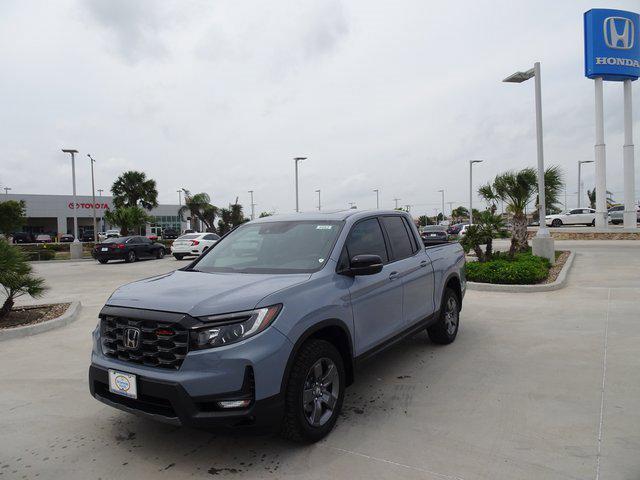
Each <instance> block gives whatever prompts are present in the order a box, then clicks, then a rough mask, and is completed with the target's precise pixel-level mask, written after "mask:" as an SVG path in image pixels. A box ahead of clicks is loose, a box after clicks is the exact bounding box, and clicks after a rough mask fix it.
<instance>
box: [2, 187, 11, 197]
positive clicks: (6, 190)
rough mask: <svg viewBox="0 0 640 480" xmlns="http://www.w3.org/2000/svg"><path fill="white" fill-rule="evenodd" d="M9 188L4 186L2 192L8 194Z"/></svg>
mask: <svg viewBox="0 0 640 480" xmlns="http://www.w3.org/2000/svg"><path fill="white" fill-rule="evenodd" d="M9 190H11V187H4V194H5V195H9Z"/></svg>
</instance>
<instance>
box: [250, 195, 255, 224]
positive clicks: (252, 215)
mask: <svg viewBox="0 0 640 480" xmlns="http://www.w3.org/2000/svg"><path fill="white" fill-rule="evenodd" d="M249 195H251V220H254V219H255V218H256V211H255V207H256V204H255V203H253V190H249Z"/></svg>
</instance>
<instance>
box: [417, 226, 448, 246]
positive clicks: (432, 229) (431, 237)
mask: <svg viewBox="0 0 640 480" xmlns="http://www.w3.org/2000/svg"><path fill="white" fill-rule="evenodd" d="M420 238H422V243H424V245H425V247H428V246H429V245H439V244H441V243H447V242H448V241H449V234H448V233H447V227H445V226H444V225H428V226H426V227H422V229H421V231H420Z"/></svg>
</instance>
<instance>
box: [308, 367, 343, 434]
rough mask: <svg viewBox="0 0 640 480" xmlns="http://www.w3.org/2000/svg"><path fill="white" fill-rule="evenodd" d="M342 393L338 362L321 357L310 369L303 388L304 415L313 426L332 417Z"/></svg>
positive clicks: (323, 422) (322, 423)
mask: <svg viewBox="0 0 640 480" xmlns="http://www.w3.org/2000/svg"><path fill="white" fill-rule="evenodd" d="M339 395H340V375H339V374H338V368H337V367H336V364H335V363H333V361H332V360H331V359H329V358H321V359H319V360H318V361H317V362H316V363H314V364H313V366H312V367H311V368H310V369H309V372H308V373H307V378H306V379H305V381H304V388H303V390H302V406H303V410H304V416H305V418H306V420H307V422H309V425H311V426H313V427H321V426H322V425H324V424H325V423H327V422H328V421H329V419H331V417H332V416H333V413H334V410H335V408H336V403H337V402H338V396H339Z"/></svg>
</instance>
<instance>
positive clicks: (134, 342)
mask: <svg viewBox="0 0 640 480" xmlns="http://www.w3.org/2000/svg"><path fill="white" fill-rule="evenodd" d="M122 343H123V344H124V346H125V348H129V349H131V350H136V349H137V348H138V346H139V345H140V330H139V329H137V328H125V329H124V332H123V335H122Z"/></svg>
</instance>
